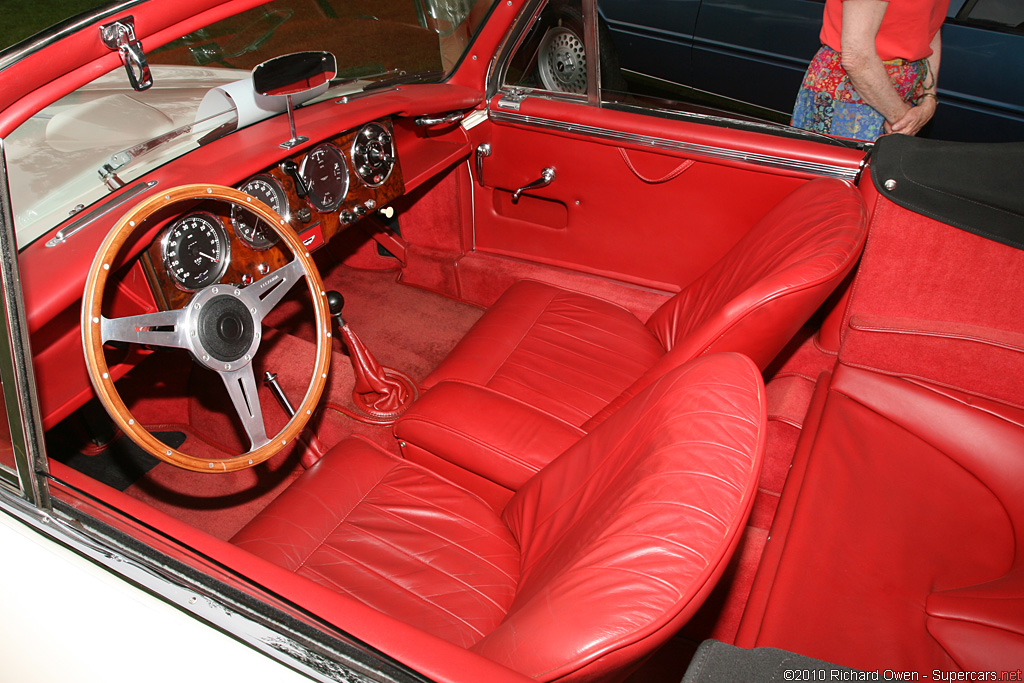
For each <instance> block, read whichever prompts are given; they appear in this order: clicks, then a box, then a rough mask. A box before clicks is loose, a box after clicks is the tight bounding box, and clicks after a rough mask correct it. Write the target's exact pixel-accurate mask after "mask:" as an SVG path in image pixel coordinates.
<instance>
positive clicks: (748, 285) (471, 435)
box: [395, 179, 867, 503]
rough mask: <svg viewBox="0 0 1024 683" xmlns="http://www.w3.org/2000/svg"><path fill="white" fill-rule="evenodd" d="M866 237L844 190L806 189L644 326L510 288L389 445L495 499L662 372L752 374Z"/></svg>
mask: <svg viewBox="0 0 1024 683" xmlns="http://www.w3.org/2000/svg"><path fill="white" fill-rule="evenodd" d="M866 231H867V225H866V210H865V207H864V203H863V200H862V199H861V196H860V194H859V193H858V192H857V191H856V190H855V189H853V188H852V187H851V186H850V185H849V184H847V183H845V182H842V181H839V180H834V179H817V180H813V181H810V182H807V183H805V184H803V185H802V186H800V187H799V188H798V189H797V190H795V191H794V192H792V193H791V194H790V195H788V196H787V197H785V198H784V199H783V200H782V201H781V202H780V203H779V204H778V205H776V206H775V207H774V208H773V209H772V210H771V211H769V212H768V214H766V215H765V216H764V217H763V218H762V219H761V220H760V221H759V222H758V223H757V225H756V226H754V227H753V228H752V229H751V230H750V231H749V232H748V233H747V234H746V235H745V236H744V237H743V238H742V239H741V240H740V241H739V243H737V244H736V245H735V246H734V247H733V248H732V249H731V250H730V251H729V252H728V253H727V254H726V255H725V256H724V257H723V258H722V259H721V260H720V261H719V262H718V263H716V264H715V265H714V266H712V268H711V269H709V270H708V272H706V273H705V274H704V275H702V276H701V277H700V278H698V279H697V280H696V281H695V282H693V283H692V284H690V285H689V286H687V287H686V288H685V289H684V290H683V291H682V292H680V293H679V294H677V295H675V296H674V297H672V298H671V299H670V300H669V301H668V302H666V303H665V304H664V305H663V306H662V307H661V308H660V309H659V310H657V311H656V312H655V313H654V315H653V316H652V317H651V318H650V320H648V321H647V323H646V324H644V323H642V322H641V321H640V320H638V319H637V318H636V317H635V316H633V314H632V313H630V312H628V311H626V310H625V309H622V308H620V307H618V306H616V305H615V304H612V303H609V302H607V301H603V300H601V299H597V298H594V297H591V296H587V295H585V294H581V293H578V292H573V291H569V290H566V289H561V288H558V287H553V286H551V285H547V284H542V283H540V282H533V281H521V282H518V283H516V284H515V285H513V286H512V287H511V288H509V290H508V291H507V292H506V293H505V294H504V295H502V297H501V298H500V299H499V300H498V301H497V302H496V303H495V305H494V306H493V307H491V308H490V309H489V310H488V311H487V313H486V314H485V315H484V316H483V317H482V318H481V319H480V320H479V321H478V323H477V324H476V325H475V326H474V327H473V328H472V329H471V330H470V331H469V333H468V334H467V335H466V337H465V338H464V339H463V340H462V341H461V342H460V343H459V344H458V345H457V346H456V348H455V349H454V350H453V351H452V353H451V354H450V355H449V356H448V358H447V359H445V361H444V362H442V364H441V365H440V366H439V367H438V368H437V369H436V370H435V371H434V372H433V373H432V374H431V375H430V376H429V377H428V378H427V379H426V381H425V385H426V386H427V387H433V388H431V390H430V391H429V392H428V393H427V394H426V395H425V396H424V398H422V399H421V400H420V401H418V402H417V403H416V404H415V405H414V406H413V407H412V409H410V411H409V412H408V413H406V415H405V416H404V417H403V418H401V419H400V420H399V421H398V422H397V423H396V425H395V435H396V436H397V437H398V438H399V440H400V442H401V443H402V444H403V448H404V452H405V455H406V457H409V458H410V459H413V460H419V461H421V462H427V463H429V464H430V465H431V466H432V467H435V468H437V469H440V470H442V471H444V472H445V473H446V474H447V475H448V476H453V477H459V476H460V474H459V472H460V470H469V471H472V472H476V473H477V474H480V475H482V476H483V477H484V482H483V483H482V484H481V486H483V487H485V488H486V489H487V490H489V491H490V493H491V495H493V497H494V500H496V501H497V502H498V503H500V502H501V500H502V498H503V497H504V498H507V496H508V495H511V491H514V490H516V489H518V488H519V486H520V485H522V484H523V483H524V482H525V481H526V480H527V479H529V478H530V477H531V476H532V475H533V474H534V473H535V472H536V471H537V470H538V469H539V468H540V467H543V465H544V464H546V463H547V462H549V461H550V460H551V459H552V458H553V457H554V456H556V455H557V454H559V453H561V452H562V450H564V448H565V447H566V446H567V445H568V444H570V443H572V442H573V441H575V440H576V439H578V438H579V437H580V436H581V435H582V434H584V433H586V432H589V431H590V430H591V429H592V428H593V427H594V426H596V425H597V424H599V423H600V422H602V421H603V420H604V419H605V418H607V417H608V416H609V415H610V414H611V413H613V412H614V411H615V410H617V409H618V408H619V407H620V406H621V405H623V404H624V403H625V402H626V401H628V399H629V398H631V397H632V396H635V395H636V394H637V393H639V392H640V391H641V390H643V389H644V388H645V387H646V386H648V385H649V384H651V383H652V382H653V381H655V380H657V379H658V378H659V377H661V376H662V375H664V374H665V373H666V372H668V371H669V370H670V369H672V368H674V367H678V366H680V365H682V364H684V363H685V362H686V361H688V360H690V359H692V358H694V357H696V356H699V355H701V354H703V353H709V352H713V351H739V352H742V353H744V354H746V355H748V356H750V357H751V358H753V360H754V361H755V362H756V363H757V365H758V366H759V367H760V368H761V369H764V367H765V366H766V365H767V364H768V363H769V362H770V361H771V360H772V359H773V358H774V357H775V356H776V354H777V353H778V352H779V351H780V350H781V349H782V347H783V346H784V345H785V344H786V343H787V342H788V341H789V339H790V338H791V337H792V336H793V335H794V334H795V333H796V331H797V330H798V329H799V328H800V326H801V325H802V324H803V323H804V322H805V321H806V320H807V319H808V318H809V317H810V315H811V314H812V313H813V312H814V311H815V310H816V309H817V308H818V307H819V306H820V305H821V303H822V302H823V301H824V300H825V298H826V297H827V296H828V295H829V294H830V293H831V292H832V291H833V290H834V289H835V287H836V286H837V285H838V284H839V282H840V281H841V280H842V279H843V277H844V276H845V275H846V274H847V273H848V272H849V271H850V269H851V268H852V267H853V265H854V263H855V262H856V260H857V257H858V256H859V254H860V251H861V249H862V247H863V244H864V239H865V236H866ZM436 453H448V454H462V455H460V456H457V457H459V461H458V462H456V463H445V462H441V461H440V460H439V459H438V458H436V457H435V456H434V454H436ZM512 454H516V455H515V456H513V455H512ZM452 465H456V466H457V467H456V466H452ZM462 483H464V484H466V485H469V482H467V481H465V480H463V482H462ZM479 492H480V493H481V495H487V492H486V491H484V490H479Z"/></svg>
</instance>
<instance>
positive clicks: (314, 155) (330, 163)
mask: <svg viewBox="0 0 1024 683" xmlns="http://www.w3.org/2000/svg"><path fill="white" fill-rule="evenodd" d="M299 175H301V176H302V179H303V180H305V181H306V187H307V188H308V189H309V193H308V194H307V195H306V201H308V202H309V204H310V206H312V207H313V208H314V209H316V210H317V211H319V212H320V213H330V212H331V211H335V210H337V208H338V207H339V206H341V203H342V202H343V201H345V197H346V195H348V164H346V163H345V155H344V154H343V153H342V151H341V150H340V149H338V148H337V147H335V146H334V145H332V144H331V143H329V142H325V143H322V144H319V145H317V146H316V147H314V148H313V149H312V151H310V153H309V154H307V155H306V158H305V159H303V160H302V166H301V167H300V168H299Z"/></svg>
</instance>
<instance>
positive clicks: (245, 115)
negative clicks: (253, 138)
mask: <svg viewBox="0 0 1024 683" xmlns="http://www.w3.org/2000/svg"><path fill="white" fill-rule="evenodd" d="M329 87H330V83H324V84H323V85H321V86H318V87H316V88H314V89H312V90H309V91H307V92H303V93H299V94H297V95H292V104H293V105H295V106H298V105H300V104H302V103H303V102H307V101H309V100H311V99H313V98H315V97H319V96H320V95H322V94H323V93H325V92H326V91H327V88H329ZM287 108H288V102H287V99H286V98H285V97H282V96H279V95H269V96H268V95H258V94H256V91H255V90H253V87H252V78H245V79H242V80H240V81H234V82H233V83H228V84H226V85H222V86H218V87H216V88H212V89H211V90H210V91H209V92H207V93H206V95H205V96H204V97H203V101H202V102H200V103H199V110H198V111H197V112H196V121H202V120H204V119H206V118H209V117H211V116H214V115H216V114H220V113H221V112H225V111H228V110H229V109H234V110H235V111H237V112H238V127H239V128H245V127H246V126H249V125H252V124H254V123H256V122H257V121H262V120H263V119H265V118H269V117H271V116H274V115H275V114H280V113H281V112H283V111H285V110H286V109H287Z"/></svg>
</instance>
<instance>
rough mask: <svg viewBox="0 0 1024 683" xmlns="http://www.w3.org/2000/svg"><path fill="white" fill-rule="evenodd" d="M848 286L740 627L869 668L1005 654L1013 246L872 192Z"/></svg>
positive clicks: (1012, 630) (1021, 261) (1011, 580)
mask: <svg viewBox="0 0 1024 683" xmlns="http://www.w3.org/2000/svg"><path fill="white" fill-rule="evenodd" d="M893 137H903V136H893ZM900 144H908V143H906V141H900ZM1019 150H1020V151H1021V152H1024V146H1022V147H1020V148H1019ZM878 151H879V152H881V151H882V150H881V149H879V150H878ZM954 151H955V150H954ZM876 153H877V152H876ZM876 175H878V174H877V173H876ZM886 177H888V176H885V177H882V178H881V180H882V181H884V180H885V179H886ZM876 180H878V178H876ZM899 182H901V183H902V182H904V181H903V179H901V180H900V181H899ZM986 189H987V190H989V191H991V189H992V186H991V185H989V186H988V187H987V188H986ZM948 199H949V195H948V194H946V195H944V197H943V201H948ZM1017 220H1018V221H1019V223H1018V229H1019V226H1022V225H1024V220H1021V218H1020V217H1019V216H1018V218H1017ZM991 227H992V225H991V223H988V222H986V223H985V228H986V230H988V229H991ZM1021 232H1024V231H1021ZM1020 246H1024V241H1022V244H1021V245H1020ZM852 292H853V294H852V297H851V301H850V303H849V306H848V309H847V312H846V321H847V327H846V331H845V335H844V338H843V342H842V347H841V349H840V353H839V364H838V366H837V367H836V369H835V372H834V375H833V376H831V377H828V376H826V377H824V378H823V380H822V381H820V382H819V385H818V391H817V394H816V396H815V399H814V402H813V405H812V407H811V411H810V413H809V417H808V420H807V421H806V422H805V427H804V433H803V435H802V438H801V442H800V445H799V447H798V449H797V454H796V456H795V459H794V463H793V467H792V470H791V472H790V475H789V478H788V480H787V482H786V487H785V489H784V491H783V496H782V501H781V503H780V506H779V510H778V514H777V515H776V518H775V521H774V524H773V527H772V530H771V536H770V541H769V542H768V544H767V546H766V549H765V551H764V555H763V557H762V561H761V565H760V567H759V569H758V574H757V577H756V579H755V582H754V586H753V589H752V592H751V596H750V599H749V601H748V603H747V607H746V611H745V613H744V615H743V620H742V623H741V626H740V631H739V634H738V636H737V642H736V644H737V645H739V646H742V647H755V646H770V647H776V648H782V649H785V650H789V651H793V652H796V653H799V654H802V655H807V656H810V657H815V658H818V659H824V660H827V661H830V662H835V663H837V664H842V665H845V666H850V667H854V668H858V669H863V670H868V671H875V670H881V671H884V670H886V669H889V670H893V671H917V672H926V673H928V674H930V673H931V671H932V670H934V669H940V670H943V671H957V670H965V671H992V670H996V671H999V670H1008V671H1016V670H1018V669H1019V668H1020V666H1021V662H1024V315H1022V307H1021V304H1022V300H1024V299H1022V292H1024V251H1022V250H1021V249H1020V248H1014V247H1013V246H1007V245H1004V244H999V243H997V242H995V241H991V240H989V239H986V238H984V237H981V236H978V235H975V234H970V233H968V232H965V231H963V230H960V229H956V228H953V227H951V226H949V225H946V224H944V223H940V222H938V221H936V220H931V219H929V218H925V217H923V216H920V215H918V214H915V213H912V212H910V211H908V210H906V209H903V208H900V207H898V206H897V205H896V204H894V203H892V202H890V201H888V200H887V199H886V198H884V197H881V198H878V199H877V203H876V208H875V210H874V213H873V219H872V227H871V235H870V237H869V240H868V244H867V247H866V249H865V252H864V257H863V259H862V262H861V265H860V268H859V270H858V274H857V277H856V280H855V282H854V285H853V289H852Z"/></svg>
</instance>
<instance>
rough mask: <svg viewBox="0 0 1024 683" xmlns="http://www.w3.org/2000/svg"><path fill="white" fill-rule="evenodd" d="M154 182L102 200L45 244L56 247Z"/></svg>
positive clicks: (154, 184)
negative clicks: (108, 199) (102, 201)
mask: <svg viewBox="0 0 1024 683" xmlns="http://www.w3.org/2000/svg"><path fill="white" fill-rule="evenodd" d="M156 184H157V181H155V180H150V181H147V182H143V183H139V184H137V185H134V186H132V187H130V188H128V189H127V190H125V191H124V192H123V193H122V194H119V195H118V196H117V197H114V198H113V199H111V200H110V201H108V202H104V203H103V204H100V205H99V206H97V207H96V208H95V209H93V210H92V211H89V212H88V213H87V214H85V215H84V216H82V217H80V218H77V219H76V220H74V221H73V222H71V223H69V224H68V225H65V226H64V227H63V228H61V229H60V230H58V231H57V233H56V234H55V235H54V236H53V237H51V238H50V239H49V240H48V241H47V242H46V246H47V247H56V246H57V245H58V244H63V243H64V242H65V241H67V239H68V238H69V237H71V236H72V235H74V234H75V233H76V232H78V231H79V230H81V229H82V228H84V227H85V226H87V225H89V224H90V223H92V222H93V221H95V220H97V219H99V218H102V217H103V216H106V215H107V214H108V213H110V212H111V211H113V210H114V209H118V208H120V207H121V206H122V205H123V204H125V203H127V202H128V201H129V200H132V199H135V197H137V196H138V195H139V194H141V193H143V192H145V191H146V190H148V189H150V188H151V187H155V186H156Z"/></svg>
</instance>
